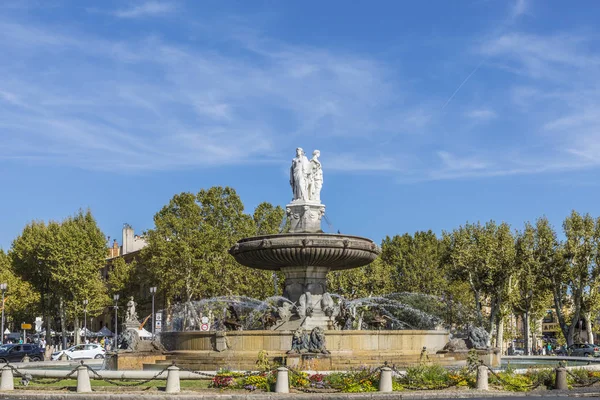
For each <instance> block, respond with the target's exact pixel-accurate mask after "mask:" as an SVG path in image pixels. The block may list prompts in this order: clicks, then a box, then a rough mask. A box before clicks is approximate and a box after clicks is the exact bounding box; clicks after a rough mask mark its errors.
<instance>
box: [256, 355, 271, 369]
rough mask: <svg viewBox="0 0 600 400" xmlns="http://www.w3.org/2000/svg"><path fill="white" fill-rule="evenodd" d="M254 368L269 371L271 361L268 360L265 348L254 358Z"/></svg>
mask: <svg viewBox="0 0 600 400" xmlns="http://www.w3.org/2000/svg"><path fill="white" fill-rule="evenodd" d="M256 368H258V369H259V371H269V370H271V362H270V361H269V353H267V351H266V350H261V351H259V352H258V358H257V360H256Z"/></svg>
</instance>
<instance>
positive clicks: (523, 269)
mask: <svg viewBox="0 0 600 400" xmlns="http://www.w3.org/2000/svg"><path fill="white" fill-rule="evenodd" d="M540 233H542V232H541V231H539V232H538V230H537V229H536V228H535V227H534V226H533V225H532V224H531V223H529V222H527V223H525V229H524V230H523V231H522V232H519V233H518V235H517V242H516V266H517V270H516V274H515V277H514V280H513V281H514V284H513V285H511V286H512V289H513V291H512V293H511V303H512V306H513V309H514V310H515V311H516V312H517V313H518V314H520V315H521V317H522V319H523V338H524V340H525V346H524V347H525V352H526V354H527V355H529V354H531V346H532V344H531V342H530V337H531V331H532V330H531V326H530V325H531V320H532V317H533V319H534V320H535V319H537V318H541V317H543V313H544V311H545V310H546V309H547V304H548V300H549V297H548V295H549V291H548V286H547V284H546V282H545V280H544V279H543V278H542V277H543V273H544V267H545V266H544V264H543V257H542V255H543V251H542V250H543V245H544V244H543V241H544V240H545V239H544V237H543V236H540Z"/></svg>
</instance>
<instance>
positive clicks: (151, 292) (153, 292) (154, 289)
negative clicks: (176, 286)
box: [150, 286, 156, 339]
mask: <svg viewBox="0 0 600 400" xmlns="http://www.w3.org/2000/svg"><path fill="white" fill-rule="evenodd" d="M150 294H152V339H154V325H156V322H155V321H154V295H155V294H156V286H152V287H151V288H150Z"/></svg>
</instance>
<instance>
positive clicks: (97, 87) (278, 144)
mask: <svg viewBox="0 0 600 400" xmlns="http://www.w3.org/2000/svg"><path fill="white" fill-rule="evenodd" d="M4 26H5V23H3V22H2V21H0V29H1V30H2V31H3V32H9V33H10V35H9V36H5V37H4V39H0V51H2V50H5V53H6V54H8V55H9V57H8V58H7V60H9V61H8V62H6V63H3V64H2V65H0V74H2V76H3V82H2V86H1V87H0V90H2V92H1V93H2V94H1V95H0V102H1V101H5V102H10V103H11V105H12V108H4V109H3V108H0V121H4V127H5V128H8V127H9V125H11V124H10V123H9V122H14V121H27V123H26V124H20V125H19V126H18V127H15V126H14V124H12V126H11V127H10V131H6V130H4V132H5V133H1V132H0V136H4V135H5V134H6V135H13V136H14V135H15V134H16V131H17V130H18V136H19V138H20V139H19V140H20V142H19V146H14V147H11V148H10V152H11V153H14V155H15V156H19V157H27V156H31V155H33V154H35V155H36V156H39V157H43V155H44V154H47V155H48V160H49V162H50V161H51V162H53V163H54V162H57V158H58V159H60V160H61V161H60V162H62V163H65V164H70V165H75V166H78V167H82V168H94V169H97V168H102V169H108V170H123V169H125V168H127V169H133V170H144V169H168V168H181V167H196V166H212V165H221V164H231V163H247V162H264V161H265V160H266V161H269V160H271V161H273V160H274V159H273V155H272V154H281V152H280V151H274V149H281V148H286V149H287V148H290V147H291V148H293V146H296V145H297V141H298V137H300V136H302V137H307V138H310V139H309V140H311V141H315V140H317V139H318V141H319V142H322V143H323V144H324V145H325V146H326V145H327V143H328V141H331V143H334V142H335V143H337V142H339V138H340V137H343V138H345V139H348V138H356V139H357V140H358V138H361V139H360V140H368V141H373V140H377V138H379V139H382V138H385V137H389V136H391V135H397V134H399V133H402V132H403V131H407V132H408V131H412V130H418V129H422V127H424V126H425V125H427V123H428V121H429V116H428V115H427V114H426V113H425V112H424V111H422V110H420V109H419V107H418V106H414V105H412V106H411V107H409V108H408V109H407V110H406V111H397V110H398V109H399V108H401V106H402V103H399V102H398V96H397V95H396V94H395V91H394V88H395V87H396V85H397V83H396V81H395V80H393V79H390V78H389V76H388V71H387V70H386V68H385V67H384V66H382V65H380V64H379V63H377V62H375V61H374V60H372V59H370V58H368V57H363V56H359V55H354V54H349V53H344V52H340V51H335V50H325V49H321V48H313V47H301V46H292V45H289V44H286V43H279V42H272V41H263V42H261V43H260V45H256V44H255V45H254V46H253V47H252V48H250V47H247V46H245V45H244V44H239V43H238V45H241V46H242V47H241V48H240V49H239V52H242V51H245V52H250V53H251V54H252V56H251V57H247V58H239V57H235V56H231V55H227V54H222V53H219V52H215V51H212V50H210V51H209V50H204V49H203V48H202V47H201V46H197V47H187V46H183V45H175V44H173V43H170V42H168V41H163V40H158V39H156V38H152V37H151V38H147V39H142V40H128V41H125V40H121V41H110V40H106V39H103V38H99V37H95V36H88V35H86V34H83V33H82V32H70V31H68V30H59V29H56V28H54V29H49V28H44V27H41V26H35V27H31V29H30V27H28V26H25V25H21V24H18V23H11V26H12V29H10V30H4V29H2V28H3V27H4ZM31 32H36V35H32V34H31ZM23 36H26V37H27V38H28V40H25V41H23V40H20V39H21V38H22V37H23ZM41 38H44V39H41ZM47 38H55V39H53V40H51V41H49V40H48V39H47ZM62 38H69V40H65V41H63V40H62ZM33 54H36V57H44V58H45V60H46V61H45V62H44V64H43V65H42V66H41V67H38V66H37V65H35V64H34V63H32V64H31V65H29V66H28V69H21V68H15V65H17V63H19V65H21V62H22V61H21V60H23V59H25V60H27V58H28V57H31V55H33ZM10 60H13V61H12V62H11V61H10ZM16 60H20V61H16ZM115 71H118V73H115ZM49 75H51V76H52V78H51V79H48V76H49ZM25 76H27V79H25ZM17 99H18V101H19V102H20V103H19V104H16V103H15V102H16V101H17ZM25 105H26V106H27V109H25ZM0 124H1V123H0ZM290 128H291V129H290ZM286 132H288V133H289V134H288V135H286ZM331 147H333V146H331ZM8 149H9V148H8V147H5V148H4V150H0V157H2V156H8V151H9V150H8ZM46 150H52V151H48V152H46ZM54 150H56V152H54ZM59 150H60V151H59ZM338 161H340V160H338ZM340 162H341V161H340ZM340 162H336V163H337V164H340ZM334 165H335V163H334ZM369 165H370V166H366V167H365V168H363V167H361V168H362V169H370V170H389V169H391V168H392V165H390V159H388V158H385V157H383V158H382V159H380V160H378V161H377V162H373V163H369Z"/></svg>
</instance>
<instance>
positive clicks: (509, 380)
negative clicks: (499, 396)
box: [489, 372, 533, 392]
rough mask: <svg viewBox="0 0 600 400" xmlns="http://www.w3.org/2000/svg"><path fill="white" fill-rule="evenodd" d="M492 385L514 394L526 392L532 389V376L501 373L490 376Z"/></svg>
mask: <svg viewBox="0 0 600 400" xmlns="http://www.w3.org/2000/svg"><path fill="white" fill-rule="evenodd" d="M489 379H490V383H491V384H492V385H496V386H499V387H501V388H502V389H504V390H509V391H512V392H526V391H528V390H530V389H531V388H532V385H533V382H532V379H531V376H528V375H517V374H514V373H512V372H499V373H496V374H491V375H490V378H489Z"/></svg>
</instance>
